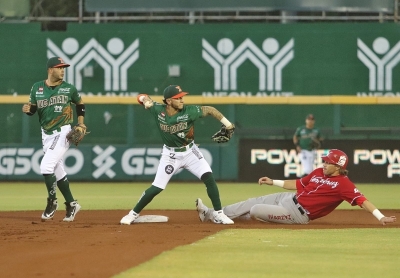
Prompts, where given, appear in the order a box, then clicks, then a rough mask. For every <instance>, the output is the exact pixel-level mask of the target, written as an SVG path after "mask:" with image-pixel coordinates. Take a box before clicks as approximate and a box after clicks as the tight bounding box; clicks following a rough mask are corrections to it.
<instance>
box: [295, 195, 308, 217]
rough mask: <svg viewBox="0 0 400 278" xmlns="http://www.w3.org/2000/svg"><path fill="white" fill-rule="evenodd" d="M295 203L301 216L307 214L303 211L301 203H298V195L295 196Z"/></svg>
mask: <svg viewBox="0 0 400 278" xmlns="http://www.w3.org/2000/svg"><path fill="white" fill-rule="evenodd" d="M293 202H294V203H295V205H296V206H297V209H298V210H299V211H300V213H301V214H303V215H304V214H306V211H305V210H304V209H303V207H302V206H301V205H300V204H299V201H297V197H296V195H294V196H293Z"/></svg>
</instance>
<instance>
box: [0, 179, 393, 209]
mask: <svg viewBox="0 0 400 278" xmlns="http://www.w3.org/2000/svg"><path fill="white" fill-rule="evenodd" d="M149 186H150V183H138V182H133V183H74V182H71V189H72V192H73V195H74V197H75V198H76V199H78V201H79V203H81V204H82V205H83V206H84V208H85V210H107V209H128V208H132V207H133V205H134V204H136V202H137V200H138V199H139V197H140V196H141V194H142V192H143V191H144V190H145V189H146V188H148V187H149ZM218 186H219V190H220V195H221V200H222V204H223V205H228V204H231V203H235V202H238V201H242V200H245V199H247V198H251V197H255V196H261V195H266V194H270V193H275V192H283V191H284V190H282V189H280V188H277V187H272V186H265V185H263V186H259V185H258V184H256V183H219V184H218ZM357 186H358V188H359V189H360V191H361V192H362V193H363V194H364V195H365V196H367V198H368V199H369V200H370V201H371V202H372V203H374V204H375V205H376V206H377V207H378V208H380V209H398V208H400V203H399V201H398V196H400V186H398V185H388V184H374V185H372V184H360V185H357ZM57 194H58V198H59V199H60V200H63V197H62V195H61V194H60V193H59V192H58V193H57ZM46 197H47V191H46V189H45V185H44V183H29V182H26V183H0V210H3V211H14V210H42V209H43V204H44V203H45V199H46ZM198 197H200V198H202V199H203V200H204V202H205V203H206V205H207V204H208V205H211V202H210V201H209V199H208V197H207V194H206V190H205V186H204V185H203V184H202V183H201V182H198V183H170V184H168V186H167V188H166V189H165V190H164V192H162V193H161V194H160V195H158V196H157V197H156V198H155V199H154V200H153V201H152V202H151V203H150V204H149V205H148V206H147V207H146V209H193V208H194V201H195V199H196V198H198ZM339 208H341V209H354V208H355V209H357V207H351V206H350V205H349V204H348V203H347V202H344V203H343V204H342V205H341V206H340V207H339Z"/></svg>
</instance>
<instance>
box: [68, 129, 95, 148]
mask: <svg viewBox="0 0 400 278" xmlns="http://www.w3.org/2000/svg"><path fill="white" fill-rule="evenodd" d="M89 133H90V132H87V131H86V126H85V125H84V124H77V125H76V126H74V127H73V128H72V129H71V131H70V132H68V134H67V140H68V141H69V142H70V144H74V145H75V146H78V144H79V142H81V141H82V139H83V137H85V135H86V134H89Z"/></svg>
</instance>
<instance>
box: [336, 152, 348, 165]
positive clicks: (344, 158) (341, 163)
mask: <svg viewBox="0 0 400 278" xmlns="http://www.w3.org/2000/svg"><path fill="white" fill-rule="evenodd" d="M345 164H346V157H345V156H344V155H341V156H340V157H339V161H338V162H337V165H339V166H343V165H345Z"/></svg>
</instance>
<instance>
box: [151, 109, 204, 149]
mask: <svg viewBox="0 0 400 278" xmlns="http://www.w3.org/2000/svg"><path fill="white" fill-rule="evenodd" d="M166 107H167V106H166V105H165V104H161V103H157V102H154V105H153V106H152V107H151V108H150V109H149V110H150V112H151V114H152V115H153V116H154V119H155V120H156V123H157V127H158V130H159V132H160V134H161V138H162V140H163V142H164V144H165V145H166V146H168V147H173V148H174V147H182V146H186V145H188V144H190V143H191V142H192V141H193V140H194V122H195V121H196V120H197V119H199V118H201V117H203V113H202V111H201V106H198V105H184V106H183V109H182V110H181V111H179V112H178V113H176V114H175V115H173V116H168V114H167V111H166Z"/></svg>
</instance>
